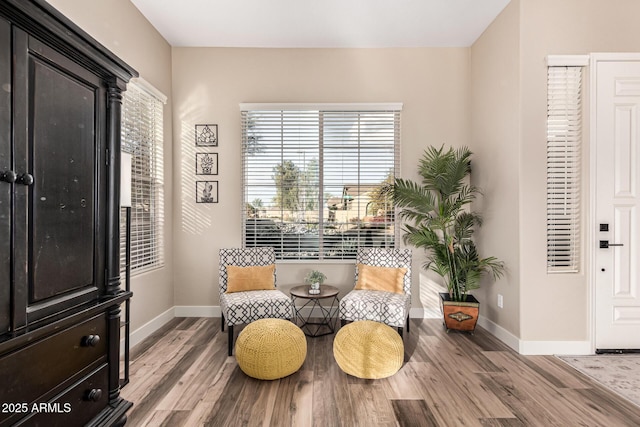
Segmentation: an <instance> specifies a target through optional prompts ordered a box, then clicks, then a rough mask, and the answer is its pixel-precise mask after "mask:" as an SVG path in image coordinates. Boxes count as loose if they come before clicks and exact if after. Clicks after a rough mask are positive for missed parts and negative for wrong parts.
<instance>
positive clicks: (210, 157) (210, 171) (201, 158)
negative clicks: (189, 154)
mask: <svg viewBox="0 0 640 427" xmlns="http://www.w3.org/2000/svg"><path fill="white" fill-rule="evenodd" d="M196 175H218V153H196Z"/></svg>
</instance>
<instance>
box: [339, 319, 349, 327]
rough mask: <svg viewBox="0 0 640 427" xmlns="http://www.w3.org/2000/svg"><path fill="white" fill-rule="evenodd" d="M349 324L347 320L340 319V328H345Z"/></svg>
mask: <svg viewBox="0 0 640 427" xmlns="http://www.w3.org/2000/svg"><path fill="white" fill-rule="evenodd" d="M346 324H347V321H346V320H345V319H340V327H342V326H344V325H346Z"/></svg>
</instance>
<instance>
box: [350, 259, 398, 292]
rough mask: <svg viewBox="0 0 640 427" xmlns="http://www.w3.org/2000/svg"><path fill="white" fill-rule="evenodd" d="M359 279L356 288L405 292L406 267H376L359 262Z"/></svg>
mask: <svg viewBox="0 0 640 427" xmlns="http://www.w3.org/2000/svg"><path fill="white" fill-rule="evenodd" d="M357 268H358V281H357V282H356V289H359V290H369V291H386V292H395V293H396V294H404V286H403V285H404V275H405V274H407V269H406V268H403V267H402V268H393V267H375V266H372V265H366V264H358V265H357Z"/></svg>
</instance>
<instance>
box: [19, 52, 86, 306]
mask: <svg viewBox="0 0 640 427" xmlns="http://www.w3.org/2000/svg"><path fill="white" fill-rule="evenodd" d="M30 74H31V77H30V82H31V88H30V92H31V96H30V105H29V110H30V116H31V117H30V119H31V126H30V130H31V134H30V135H29V139H30V141H29V145H30V150H31V154H30V158H31V165H30V168H29V169H30V170H31V171H33V177H34V182H33V184H32V188H31V194H30V203H29V204H30V212H29V217H30V218H32V221H31V227H30V231H31V239H30V240H31V253H30V258H31V263H30V264H31V269H30V272H31V277H30V282H31V283H30V298H29V300H30V301H29V303H34V302H38V301H41V300H43V299H46V298H50V297H52V296H55V295H58V294H61V293H64V292H69V291H72V290H76V289H79V288H83V287H86V286H91V285H92V284H93V280H94V262H93V261H94V248H95V235H94V230H95V210H96V209H95V206H94V192H95V185H96V182H95V181H96V179H95V177H96V164H95V163H96V160H95V158H96V149H97V148H98V147H96V141H95V139H96V138H95V137H96V135H95V118H94V117H95V105H96V96H95V90H96V88H95V87H94V88H91V87H87V86H86V85H85V84H84V83H83V82H79V81H77V80H76V79H74V78H73V77H71V76H69V75H67V74H65V73H64V72H63V71H61V70H58V69H56V68H53V67H51V66H50V65H48V64H47V63H44V62H42V61H40V60H38V59H34V58H31V60H30ZM43 118H46V119H43Z"/></svg>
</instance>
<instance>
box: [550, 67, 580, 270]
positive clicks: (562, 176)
mask: <svg viewBox="0 0 640 427" xmlns="http://www.w3.org/2000/svg"><path fill="white" fill-rule="evenodd" d="M582 68H583V67H580V66H570V67H565V66H550V67H548V80H547V82H548V83H547V84H548V90H547V271H548V272H549V273H575V272H578V271H579V269H580V220H581V213H580V204H581V201H580V186H581V179H580V177H581V175H580V174H581V171H580V164H581V155H580V151H581V141H582Z"/></svg>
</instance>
